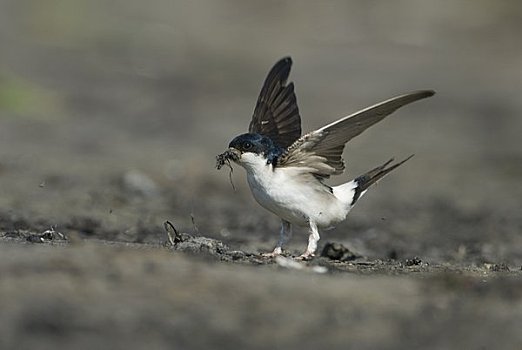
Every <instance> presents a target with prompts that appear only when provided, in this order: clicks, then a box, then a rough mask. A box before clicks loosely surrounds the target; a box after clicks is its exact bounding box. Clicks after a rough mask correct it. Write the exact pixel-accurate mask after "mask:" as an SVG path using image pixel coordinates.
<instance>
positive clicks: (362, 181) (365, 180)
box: [351, 154, 413, 206]
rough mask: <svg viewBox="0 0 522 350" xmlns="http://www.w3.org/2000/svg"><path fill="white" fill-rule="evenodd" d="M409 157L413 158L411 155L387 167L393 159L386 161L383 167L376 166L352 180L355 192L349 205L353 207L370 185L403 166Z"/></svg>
mask: <svg viewBox="0 0 522 350" xmlns="http://www.w3.org/2000/svg"><path fill="white" fill-rule="evenodd" d="M411 157H413V154H412V155H411V156H409V157H408V158H406V159H404V160H403V161H401V162H399V163H397V164H393V165H392V166H389V167H387V166H388V165H389V164H390V163H391V162H393V158H392V159H390V160H389V161H387V162H386V163H384V164H383V165H381V166H378V167H377V168H375V169H372V170H370V171H368V172H367V173H365V174H363V175H361V176H359V177H357V178H356V179H355V180H353V181H354V182H355V184H356V187H355V189H354V190H355V192H354V195H353V199H352V203H351V205H352V206H353V205H354V204H355V202H357V200H358V199H359V198H361V196H362V195H363V194H364V192H366V191H367V190H368V188H369V187H370V186H371V185H373V184H374V183H376V182H377V181H379V180H380V179H382V178H383V177H385V176H386V175H388V174H389V173H390V172H391V171H392V170H393V169H395V168H397V167H398V166H400V165H401V164H403V163H404V162H406V161H407V160H409V159H410V158H411Z"/></svg>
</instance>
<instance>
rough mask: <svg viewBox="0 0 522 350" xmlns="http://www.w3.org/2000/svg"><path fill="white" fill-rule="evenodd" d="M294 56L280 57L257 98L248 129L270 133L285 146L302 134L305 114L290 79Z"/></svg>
mask: <svg viewBox="0 0 522 350" xmlns="http://www.w3.org/2000/svg"><path fill="white" fill-rule="evenodd" d="M291 67H292V59H291V58H290V57H285V58H283V59H281V60H279V61H278V62H277V63H276V64H275V65H274V66H273V67H272V69H271V70H270V72H269V73H268V76H267V77H266V80H265V83H264V84H263V88H262V89H261V92H260V94H259V97H258V99H257V104H256V108H255V109H254V115H253V116H252V121H251V122H250V126H249V128H248V131H249V132H250V133H258V134H262V135H265V136H268V137H270V138H271V139H272V141H274V142H275V144H276V145H278V146H279V147H281V148H287V147H288V146H290V145H291V144H292V143H293V142H294V141H296V140H297V139H298V138H299V136H301V117H300V116H299V109H298V108H297V99H296V96H295V92H294V84H293V83H290V84H287V83H286V81H287V79H288V76H289V74H290V68H291Z"/></svg>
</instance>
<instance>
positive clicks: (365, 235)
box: [0, 0, 522, 349]
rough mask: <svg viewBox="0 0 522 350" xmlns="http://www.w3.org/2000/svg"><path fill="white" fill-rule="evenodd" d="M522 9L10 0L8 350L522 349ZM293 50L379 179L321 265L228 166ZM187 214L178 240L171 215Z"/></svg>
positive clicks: (1, 61)
mask: <svg viewBox="0 0 522 350" xmlns="http://www.w3.org/2000/svg"><path fill="white" fill-rule="evenodd" d="M521 30H522V6H521V5H520V4H519V2H517V1H504V2H502V3H500V2H495V1H482V2H477V3H474V5H473V7H470V4H469V2H466V1H452V2H445V3H444V6H442V5H440V3H439V2H437V3H435V2H433V3H430V2H418V1H402V2H399V3H396V2H394V3H393V4H392V3H391V2H389V3H388V2H382V3H375V2H367V1H350V2H345V1H339V2H337V1H334V2H329V3H328V4H321V3H319V2H301V1H300V2H297V1H296V2H294V1H274V2H258V3H253V4H246V3H244V2H242V1H225V0H223V1H221V0H220V1H210V0H209V1H200V2H189V1H187V2H170V1H152V2H141V1H112V2H92V1H81V0H76V1H69V2H62V1H47V2H45V5H44V3H43V2H39V1H24V2H20V1H14V0H13V1H10V0H9V1H3V2H0V48H1V49H0V348H2V349H10V348H12V349H15V348H16V349H34V348H39V349H56V348H75V349H92V348H96V347H98V348H111V349H120V348H121V349H123V348H125V349H140V348H144V347H148V348H151V349H152V348H153V349H163V348H169V349H170V348H180V349H208V348H226V349H229V348H240V349H261V348H274V349H293V348H300V349H308V348H318V347H324V348H342V349H404V348H422V349H519V348H522V335H521V333H520V329H521V328H522V211H521V210H520V203H521V202H520V198H522V186H521V179H522V142H521V141H520V135H522V118H521V117H520V115H521V112H520V111H522V100H521V99H520V91H521V89H522V71H521V70H520V62H521V60H522V45H520V43H519V37H520V35H519V33H520V31H521ZM285 55H291V56H292V57H293V60H294V67H293V71H292V74H291V78H292V81H294V83H295V85H296V92H297V97H298V102H299V106H300V111H301V117H302V120H303V129H304V130H305V131H309V130H311V129H313V128H316V127H320V126H322V125H324V124H326V123H328V122H331V121H333V120H335V119H336V118H339V117H342V116H344V115H347V114H349V113H352V112H354V111H356V110H358V109H360V108H363V107H366V106H368V105H370V104H373V103H376V102H379V101H381V100H384V99H386V98H389V97H392V96H395V95H398V94H401V93H404V92H407V91H411V90H416V89H434V90H436V91H437V95H435V96H434V97H433V98H431V99H428V100H425V101H422V102H419V103H417V104H414V105H412V106H408V107H406V108H404V109H402V110H400V111H398V112H397V113H396V114H394V115H393V116H391V117H389V118H388V119H386V120H384V121H383V122H382V123H380V124H378V125H377V126H375V127H373V128H372V129H370V130H368V131H366V132H365V133H364V134H363V135H361V136H359V137H358V138H356V139H355V140H353V142H351V143H350V144H349V146H348V147H347V149H346V151H345V158H346V161H347V168H348V171H347V174H345V175H342V176H339V177H337V178H336V179H332V183H333V184H338V183H341V182H344V181H346V180H348V179H351V178H353V177H355V176H357V175H359V174H361V173H362V172H364V171H366V170H368V169H370V168H372V167H374V166H375V165H378V164H381V163H382V162H383V161H385V160H387V159H389V158H390V157H392V156H395V157H396V158H397V159H399V158H403V157H405V156H408V155H410V154H412V153H415V157H414V158H413V159H412V160H411V161H409V162H408V163H407V164H405V165H404V166H402V167H401V168H400V169H398V170H397V171H395V172H394V173H393V174H391V175H390V176H389V177H387V178H386V179H384V180H383V181H381V182H380V183H379V184H378V185H376V186H375V187H374V188H373V189H372V190H371V191H369V193H368V194H367V195H366V196H365V198H363V199H362V200H361V201H360V203H359V204H358V206H357V207H356V208H355V209H354V210H353V211H352V212H351V213H350V215H349V217H348V219H347V220H346V221H345V222H343V223H342V224H340V225H338V226H337V227H336V228H335V229H333V230H329V231H325V232H322V235H321V236H322V239H321V241H320V242H319V243H320V245H319V253H323V254H321V256H318V257H316V258H315V259H313V260H311V261H308V262H304V263H300V262H295V261H294V260H293V259H292V256H295V255H298V254H299V253H301V252H302V251H303V250H304V248H305V246H306V238H307V237H306V232H305V231H304V230H297V232H296V233H295V234H294V238H293V240H292V242H291V243H290V245H289V247H288V250H287V253H286V257H285V258H281V259H277V260H274V259H266V258H262V257H261V255H260V253H262V252H266V251H269V250H271V249H272V248H273V246H274V244H275V242H276V240H277V235H278V230H279V220H278V219H277V218H276V217H274V216H273V215H272V214H270V213H268V212H266V211H264V210H263V209H262V208H260V207H259V206H258V205H257V204H256V203H255V202H254V200H253V199H252V198H251V195H250V193H249V190H248V188H247V186H246V183H245V179H244V172H243V170H242V169H240V168H238V167H236V168H235V169H234V172H233V174H232V180H233V182H234V185H235V187H236V190H234V189H233V188H232V186H231V185H230V182H229V174H228V171H227V170H226V169H222V170H221V171H217V170H216V169H215V168H214V165H215V158H214V157H215V156H216V155H217V154H218V153H221V152H222V151H223V150H224V149H225V148H226V146H227V144H228V142H229V141H230V139H231V138H232V137H233V136H235V135H237V134H239V133H243V132H245V131H246V128H247V126H248V123H249V118H250V116H251V113H252V110H253V107H254V103H255V100H256V98H257V94H258V92H259V88H260V85H261V83H262V81H263V79H264V77H265V74H266V72H267V70H268V69H269V68H270V66H271V65H272V64H273V63H274V62H275V61H276V60H277V59H279V58H280V57H282V56H285ZM166 221H170V222H171V223H172V224H173V226H174V227H175V228H176V229H177V230H178V235H175V234H174V233H173V232H172V230H171V233H172V235H173V242H172V243H173V244H171V243H169V242H168V239H167V232H166V230H165V227H164V223H165V222H166Z"/></svg>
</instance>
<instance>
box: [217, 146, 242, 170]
mask: <svg viewBox="0 0 522 350" xmlns="http://www.w3.org/2000/svg"><path fill="white" fill-rule="evenodd" d="M239 158H241V151H239V150H238V149H235V148H234V147H230V148H229V149H227V150H226V151H225V152H223V153H221V154H219V155H217V156H216V168H218V170H219V169H221V167H222V166H223V165H225V163H226V162H228V163H229V165H230V161H231V160H233V161H234V162H237V161H238V160H239Z"/></svg>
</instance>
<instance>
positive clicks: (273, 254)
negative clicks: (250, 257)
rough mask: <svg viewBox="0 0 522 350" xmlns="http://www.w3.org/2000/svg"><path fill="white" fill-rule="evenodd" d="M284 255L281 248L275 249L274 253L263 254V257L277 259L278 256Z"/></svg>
mask: <svg viewBox="0 0 522 350" xmlns="http://www.w3.org/2000/svg"><path fill="white" fill-rule="evenodd" d="M282 253H283V249H282V248H281V247H275V249H274V251H273V252H271V253H263V254H261V256H262V257H263V258H275V257H276V256H280V255H281V254H282Z"/></svg>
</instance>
